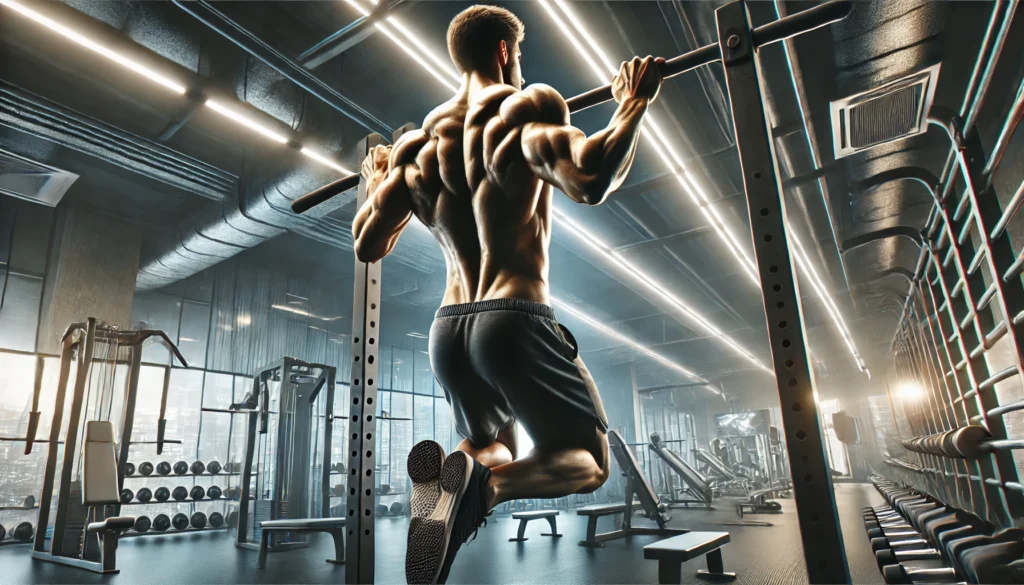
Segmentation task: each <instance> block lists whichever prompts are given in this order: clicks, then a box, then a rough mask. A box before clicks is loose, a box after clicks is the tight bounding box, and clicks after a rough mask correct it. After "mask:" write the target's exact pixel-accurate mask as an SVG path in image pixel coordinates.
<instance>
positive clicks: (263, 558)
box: [256, 518, 345, 569]
mask: <svg viewBox="0 0 1024 585" xmlns="http://www.w3.org/2000/svg"><path fill="white" fill-rule="evenodd" d="M272 532H326V533H328V534H330V535H331V536H332V537H334V558H333V559H327V562H328V563H334V564H335V565H344V564H345V518H289V519H286V520H265V521H263V522H260V556H259V559H258V560H257V561H256V564H257V566H258V567H259V568H261V569H263V568H265V567H266V566H267V548H268V547H269V546H270V534H271V533H272Z"/></svg>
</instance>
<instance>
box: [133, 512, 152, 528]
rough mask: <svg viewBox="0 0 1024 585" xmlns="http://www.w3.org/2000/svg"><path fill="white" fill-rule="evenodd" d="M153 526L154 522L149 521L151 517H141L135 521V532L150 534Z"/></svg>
mask: <svg viewBox="0 0 1024 585" xmlns="http://www.w3.org/2000/svg"><path fill="white" fill-rule="evenodd" d="M152 526H153V522H152V521H151V520H150V519H149V516H139V517H138V518H136V519H135V532H149V529H150V528H151V527H152Z"/></svg>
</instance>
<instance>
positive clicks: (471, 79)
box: [462, 71, 505, 95]
mask: <svg viewBox="0 0 1024 585" xmlns="http://www.w3.org/2000/svg"><path fill="white" fill-rule="evenodd" d="M504 83H505V82H504V81H503V80H502V79H501V77H494V76H493V75H487V74H485V73H481V72H479V71H473V72H471V73H465V74H463V76H462V87H465V88H466V91H467V93H468V94H469V95H473V94H475V93H476V92H478V91H480V90H482V89H485V88H488V87H491V86H492V85H503V84H504Z"/></svg>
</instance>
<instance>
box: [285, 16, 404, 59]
mask: <svg viewBox="0 0 1024 585" xmlns="http://www.w3.org/2000/svg"><path fill="white" fill-rule="evenodd" d="M413 4H415V0H392V1H391V2H387V3H385V2H380V3H378V4H377V6H376V7H375V8H374V10H373V12H371V13H370V15H369V16H363V17H360V18H357V19H356V20H354V21H352V22H351V23H350V24H348V25H347V26H345V27H344V28H342V29H341V30H339V31H338V32H336V33H334V34H332V35H330V36H329V37H327V38H325V39H324V40H322V41H320V42H319V43H317V44H315V45H313V46H312V47H310V48H309V49H306V50H305V51H303V52H302V54H301V55H299V58H298V62H299V64H300V65H302V66H303V67H305V68H306V69H309V70H311V71H312V70H313V69H316V68H317V67H319V66H321V65H323V64H324V63H326V62H328V61H330V60H331V59H333V58H335V57H337V56H338V55H340V54H342V53H344V52H345V51H347V50H349V49H351V48H352V47H354V46H356V45H358V44H359V43H361V42H363V41H364V40H366V39H367V38H369V36H370V35H372V34H373V33H375V32H377V27H376V26H374V25H375V24H377V21H379V20H381V19H382V18H386V17H388V16H391V14H393V13H394V12H395V8H398V7H399V6H400V5H401V6H403V7H407V6H411V5H413Z"/></svg>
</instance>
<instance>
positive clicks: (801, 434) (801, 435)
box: [796, 431, 807, 441]
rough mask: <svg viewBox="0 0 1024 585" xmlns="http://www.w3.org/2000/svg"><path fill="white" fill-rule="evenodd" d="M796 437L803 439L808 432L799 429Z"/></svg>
mask: <svg viewBox="0 0 1024 585" xmlns="http://www.w3.org/2000/svg"><path fill="white" fill-rule="evenodd" d="M796 438H797V440H800V441H803V440H804V439H806V438H807V433H805V432H803V431H797V432H796Z"/></svg>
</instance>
